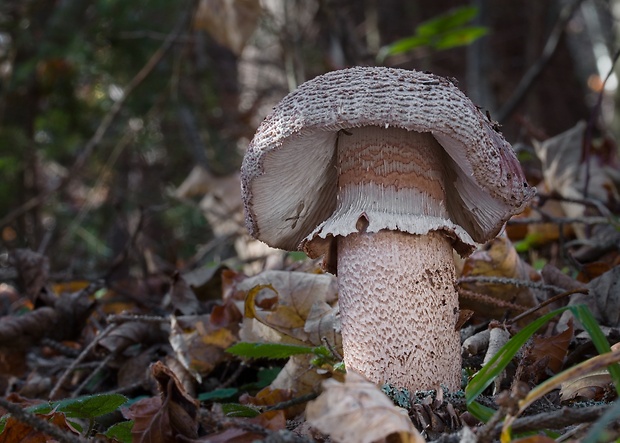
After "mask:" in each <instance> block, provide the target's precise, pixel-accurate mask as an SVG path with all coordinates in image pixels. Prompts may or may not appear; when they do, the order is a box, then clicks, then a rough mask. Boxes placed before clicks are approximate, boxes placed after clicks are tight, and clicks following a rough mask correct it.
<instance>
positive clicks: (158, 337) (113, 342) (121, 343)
mask: <svg viewBox="0 0 620 443" xmlns="http://www.w3.org/2000/svg"><path fill="white" fill-rule="evenodd" d="M166 338H167V334H166V332H165V331H164V329H163V328H162V325H160V324H159V323H150V322H141V321H128V322H125V323H122V324H120V325H118V326H117V327H116V328H115V329H114V330H113V331H112V332H110V333H109V334H108V335H107V336H105V337H104V338H102V339H101V340H100V341H99V343H98V345H99V346H101V347H103V348H104V349H106V350H107V351H109V352H111V353H116V354H120V353H122V352H123V351H124V350H125V349H127V348H128V347H129V346H131V345H134V344H142V345H144V344H149V343H160V342H163V341H165V340H166Z"/></svg>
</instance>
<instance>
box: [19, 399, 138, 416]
mask: <svg viewBox="0 0 620 443" xmlns="http://www.w3.org/2000/svg"><path fill="white" fill-rule="evenodd" d="M125 403H127V397H125V396H123V395H120V394H95V395H90V396H87V397H79V398H67V399H64V400H58V401H55V402H51V403H42V404H40V405H35V406H31V407H29V408H27V411H29V412H32V413H33V414H49V413H50V412H52V411H53V410H56V411H58V412H64V413H65V415H66V416H67V417H73V418H89V419H91V418H95V417H99V416H101V415H104V414H109V413H110V412H114V411H116V410H117V409H118V408H119V407H120V406H122V405H124V404H125Z"/></svg>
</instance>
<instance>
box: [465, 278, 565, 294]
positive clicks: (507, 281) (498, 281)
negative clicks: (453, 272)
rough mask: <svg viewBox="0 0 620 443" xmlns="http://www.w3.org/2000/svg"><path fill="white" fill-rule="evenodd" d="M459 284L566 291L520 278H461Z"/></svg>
mask: <svg viewBox="0 0 620 443" xmlns="http://www.w3.org/2000/svg"><path fill="white" fill-rule="evenodd" d="M457 283H458V284H460V283H483V284H491V285H507V286H515V287H517V288H530V289H539V290H542V291H553V292H564V291H565V290H566V289H564V288H560V287H559V286H554V285H546V284H544V283H538V282H533V281H530V280H521V279H518V278H507V277H487V276H476V277H461V278H459V279H458V280H457Z"/></svg>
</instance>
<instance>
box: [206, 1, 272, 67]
mask: <svg viewBox="0 0 620 443" xmlns="http://www.w3.org/2000/svg"><path fill="white" fill-rule="evenodd" d="M260 13H261V6H260V2H259V1H258V0H202V1H201V2H200V3H199V5H198V10H197V11H196V16H195V18H194V26H195V27H196V28H198V29H204V30H206V31H207V32H209V34H211V36H212V37H213V38H214V39H215V40H216V41H217V42H218V43H219V44H220V45H223V46H226V47H227V48H228V49H230V50H231V51H233V52H234V53H235V54H236V55H239V54H241V51H242V50H243V48H244V46H245V44H246V42H247V41H248V39H249V38H250V36H251V35H252V34H253V33H254V29H255V28H256V25H257V23H258V19H259V17H260Z"/></svg>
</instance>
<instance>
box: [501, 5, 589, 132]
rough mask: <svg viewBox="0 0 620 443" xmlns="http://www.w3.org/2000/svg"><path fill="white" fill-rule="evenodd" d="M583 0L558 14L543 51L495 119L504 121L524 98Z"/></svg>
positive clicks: (567, 6)
mask: <svg viewBox="0 0 620 443" xmlns="http://www.w3.org/2000/svg"><path fill="white" fill-rule="evenodd" d="M582 1H583V0H575V1H574V2H572V3H570V4H568V5H566V6H565V7H564V8H563V9H562V10H561V11H560V15H559V16H558V19H557V21H556V22H555V25H554V26H553V29H552V30H551V34H550V35H549V37H548V38H547V42H546V43H545V47H544V48H543V52H542V54H541V55H540V57H539V58H538V60H536V63H534V64H533V65H532V66H531V67H530V68H529V69H528V70H527V72H526V73H525V75H524V76H523V78H521V81H520V82H519V84H518V85H517V87H516V88H515V91H514V92H513V93H512V95H511V96H510V98H509V99H508V101H507V102H506V103H505V104H504V106H502V107H501V109H500V110H499V112H498V113H497V117H496V118H497V121H498V122H500V123H503V122H505V121H506V119H507V118H508V117H510V115H511V114H512V113H513V112H514V110H515V109H516V108H517V106H519V104H520V103H521V101H522V100H523V99H524V98H525V96H526V94H527V92H528V91H529V90H530V88H531V87H532V85H533V84H534V82H535V81H536V79H537V78H538V77H539V76H540V74H541V73H542V71H543V69H544V67H545V66H546V65H547V63H549V60H551V57H552V56H553V54H555V50H556V49H557V47H558V43H559V42H560V37H561V36H562V34H563V33H564V29H565V28H566V24H567V23H568V21H569V20H570V19H571V17H572V16H573V13H574V12H575V10H576V9H577V7H579V5H580V4H581V2H582Z"/></svg>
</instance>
